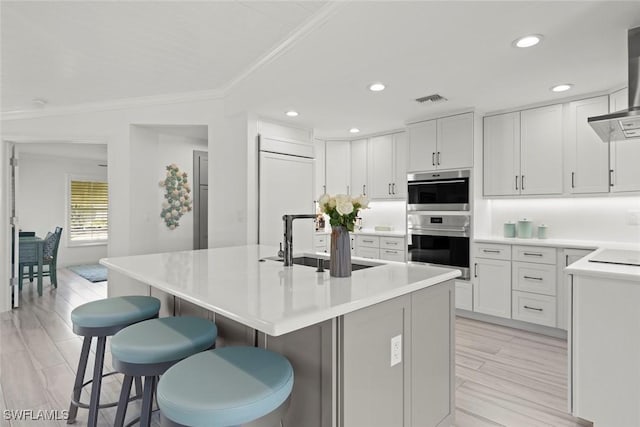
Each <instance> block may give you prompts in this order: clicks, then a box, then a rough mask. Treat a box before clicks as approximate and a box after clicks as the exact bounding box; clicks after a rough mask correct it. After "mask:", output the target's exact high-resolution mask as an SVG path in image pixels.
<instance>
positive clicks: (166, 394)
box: [157, 347, 294, 427]
mask: <svg viewBox="0 0 640 427" xmlns="http://www.w3.org/2000/svg"><path fill="white" fill-rule="evenodd" d="M293 378H294V376H293V368H292V366H291V363H290V362H289V361H288V360H287V359H286V358H285V357H284V356H282V355H280V354H277V353H274V352H271V351H268V350H264V349H261V348H257V347H224V348H220V349H216V350H210V351H205V352H203V353H199V354H196V355H195V356H191V357H189V358H187V359H185V360H183V361H182V362H179V363H177V364H175V365H174V366H173V367H171V368H170V369H168V370H167V372H165V374H164V375H163V376H162V378H161V379H160V384H159V385H158V395H157V398H158V406H159V407H160V411H161V414H162V417H163V425H183V426H210V427H228V426H238V425H246V424H250V425H259V424H254V423H255V422H257V421H259V420H261V419H264V418H265V417H268V416H269V415H270V414H271V413H274V412H278V411H277V410H278V409H280V408H284V409H286V405H287V404H288V401H289V396H290V394H291V390H292V389H293ZM195 379H197V381H196V380H195ZM283 412H284V411H282V412H281V413H279V414H277V421H279V420H280V419H281V417H282V413H283ZM167 421H168V422H167ZM264 425H275V423H274V419H273V417H271V419H270V421H269V423H265V424H264Z"/></svg>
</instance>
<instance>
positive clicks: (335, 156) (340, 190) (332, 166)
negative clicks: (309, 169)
mask: <svg viewBox="0 0 640 427" xmlns="http://www.w3.org/2000/svg"><path fill="white" fill-rule="evenodd" d="M325 150H326V151H325V153H326V154H325V162H326V166H325V173H326V176H325V182H326V185H327V191H326V192H327V193H329V194H331V195H336V194H349V190H350V189H349V187H350V185H351V184H350V182H351V144H350V143H349V141H327V143H326V148H325Z"/></svg>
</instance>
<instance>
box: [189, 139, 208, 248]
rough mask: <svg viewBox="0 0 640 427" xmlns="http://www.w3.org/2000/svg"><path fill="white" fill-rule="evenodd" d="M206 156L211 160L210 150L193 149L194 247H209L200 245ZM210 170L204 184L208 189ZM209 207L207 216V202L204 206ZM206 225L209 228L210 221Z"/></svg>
mask: <svg viewBox="0 0 640 427" xmlns="http://www.w3.org/2000/svg"><path fill="white" fill-rule="evenodd" d="M203 157H206V159H207V162H208V161H209V152H208V151H203V150H193V249H207V247H208V242H207V246H206V247H204V248H201V247H200V234H201V232H202V230H201V227H202V224H200V208H201V207H202V206H201V204H200V185H201V183H200V159H202V158H203ZM208 176H209V171H207V183H206V184H204V185H206V186H207V190H208V188H209V182H208V180H209V178H208ZM204 207H205V208H207V217H208V212H209V208H208V206H207V205H206V204H205V206H204ZM204 226H205V227H207V228H208V226H209V224H208V221H207V222H206V223H205V224H204Z"/></svg>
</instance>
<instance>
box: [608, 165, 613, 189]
mask: <svg viewBox="0 0 640 427" xmlns="http://www.w3.org/2000/svg"><path fill="white" fill-rule="evenodd" d="M609 187H613V169H609Z"/></svg>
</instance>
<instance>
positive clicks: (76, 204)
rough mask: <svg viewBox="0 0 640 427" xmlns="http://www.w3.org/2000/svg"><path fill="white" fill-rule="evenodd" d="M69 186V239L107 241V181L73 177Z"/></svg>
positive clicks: (72, 241)
mask: <svg viewBox="0 0 640 427" xmlns="http://www.w3.org/2000/svg"><path fill="white" fill-rule="evenodd" d="M69 188H70V192H69V193H70V200H69V204H70V206H69V241H70V242H71V243H90V242H106V240H107V238H108V236H109V191H108V190H109V187H108V185H107V183H106V182H96V181H84V180H82V181H81V180H74V179H72V180H71V181H70V184H69Z"/></svg>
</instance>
